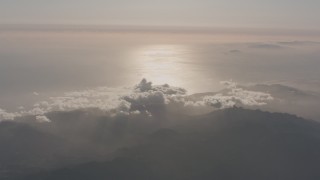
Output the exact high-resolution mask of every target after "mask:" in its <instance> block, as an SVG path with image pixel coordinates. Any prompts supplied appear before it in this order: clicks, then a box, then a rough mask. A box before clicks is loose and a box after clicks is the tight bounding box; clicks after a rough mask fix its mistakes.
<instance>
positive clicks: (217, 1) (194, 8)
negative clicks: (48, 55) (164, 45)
mask: <svg viewBox="0 0 320 180" xmlns="http://www.w3.org/2000/svg"><path fill="white" fill-rule="evenodd" d="M319 7H320V1H319V0H294V1H292V0H268V1H266V0H237V1H234V0H158V1H150V0H54V1H48V0H47V1H44V0H28V1H26V0H24V1H22V0H1V1H0V24H19V23H27V24H28V23H29V24H99V25H100V24H101V25H110V24H120V25H187V26H214V27H221V26H222V27H225V26H226V27H258V28H260V27H267V28H296V29H301V28H302V29H320V18H319V17H320V11H319V10H318V9H319Z"/></svg>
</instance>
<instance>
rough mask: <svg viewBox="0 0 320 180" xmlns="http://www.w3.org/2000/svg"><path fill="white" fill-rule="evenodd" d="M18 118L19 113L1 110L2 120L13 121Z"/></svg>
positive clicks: (0, 116) (0, 118)
mask: <svg viewBox="0 0 320 180" xmlns="http://www.w3.org/2000/svg"><path fill="white" fill-rule="evenodd" d="M18 116H20V114H19V113H9V112H7V111H6V110H4V109H0V120H13V119H14V118H16V117H18Z"/></svg>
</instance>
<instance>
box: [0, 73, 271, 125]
mask: <svg viewBox="0 0 320 180" xmlns="http://www.w3.org/2000/svg"><path fill="white" fill-rule="evenodd" d="M221 83H222V84H224V85H225V86H226V90H225V91H223V93H219V94H215V95H212V96H204V97H202V98H200V99H199V100H197V101H191V100H190V99H188V95H187V91H186V90H185V89H183V88H179V87H173V86H170V85H168V84H164V85H152V82H148V81H147V80H146V79H143V80H142V81H141V82H140V83H139V84H138V85H136V86H135V87H133V88H124V87H121V88H108V87H99V88H94V89H88V90H83V91H73V92H66V93H64V94H63V96H58V97H51V98H49V99H48V100H46V101H41V102H38V103H36V104H34V106H33V108H32V109H30V110H25V109H23V108H21V109H20V112H15V113H8V112H6V111H4V110H2V109H0V118H1V119H14V118H15V117H19V116H24V115H34V116H36V119H37V120H39V121H41V122H49V121H50V120H49V119H46V117H45V114H46V113H48V112H52V111H72V110H77V109H86V108H99V109H101V110H104V111H109V112H111V113H112V114H114V115H118V114H120V115H129V114H139V113H145V114H150V113H151V114H152V112H153V111H152V110H159V109H162V108H164V107H166V106H168V105H179V106H182V107H186V106H187V107H192V106H193V107H205V106H206V107H213V108H214V109H222V108H228V107H232V106H234V105H240V106H241V105H243V106H261V105H264V104H266V103H267V102H268V101H270V100H272V99H273V98H272V96H271V95H270V94H267V93H262V92H256V91H248V90H244V89H242V88H238V87H237V84H236V83H235V82H233V81H222V82H221ZM171 107H172V106H171Z"/></svg>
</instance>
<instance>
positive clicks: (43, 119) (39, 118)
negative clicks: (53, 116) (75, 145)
mask: <svg viewBox="0 0 320 180" xmlns="http://www.w3.org/2000/svg"><path fill="white" fill-rule="evenodd" d="M36 121H37V122H39V123H49V122H51V120H50V119H49V118H47V116H36Z"/></svg>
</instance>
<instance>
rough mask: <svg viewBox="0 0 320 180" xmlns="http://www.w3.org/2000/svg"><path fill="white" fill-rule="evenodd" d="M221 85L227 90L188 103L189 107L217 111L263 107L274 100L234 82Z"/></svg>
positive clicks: (268, 95) (269, 96)
mask: <svg viewBox="0 0 320 180" xmlns="http://www.w3.org/2000/svg"><path fill="white" fill-rule="evenodd" d="M221 84H223V85H225V86H226V89H225V90H224V91H223V92H221V93H217V94H214V95H210V96H204V97H202V99H201V100H198V101H194V102H187V103H186V105H187V106H190V105H191V106H192V105H193V106H212V107H214V108H216V109H224V108H230V107H233V106H235V105H238V106H262V105H266V104H267V102H268V101H271V100H273V99H274V98H273V97H272V96H271V94H268V93H264V92H259V91H249V90H245V89H243V88H239V87H237V84H236V83H235V82H233V81H222V82H221Z"/></svg>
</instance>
